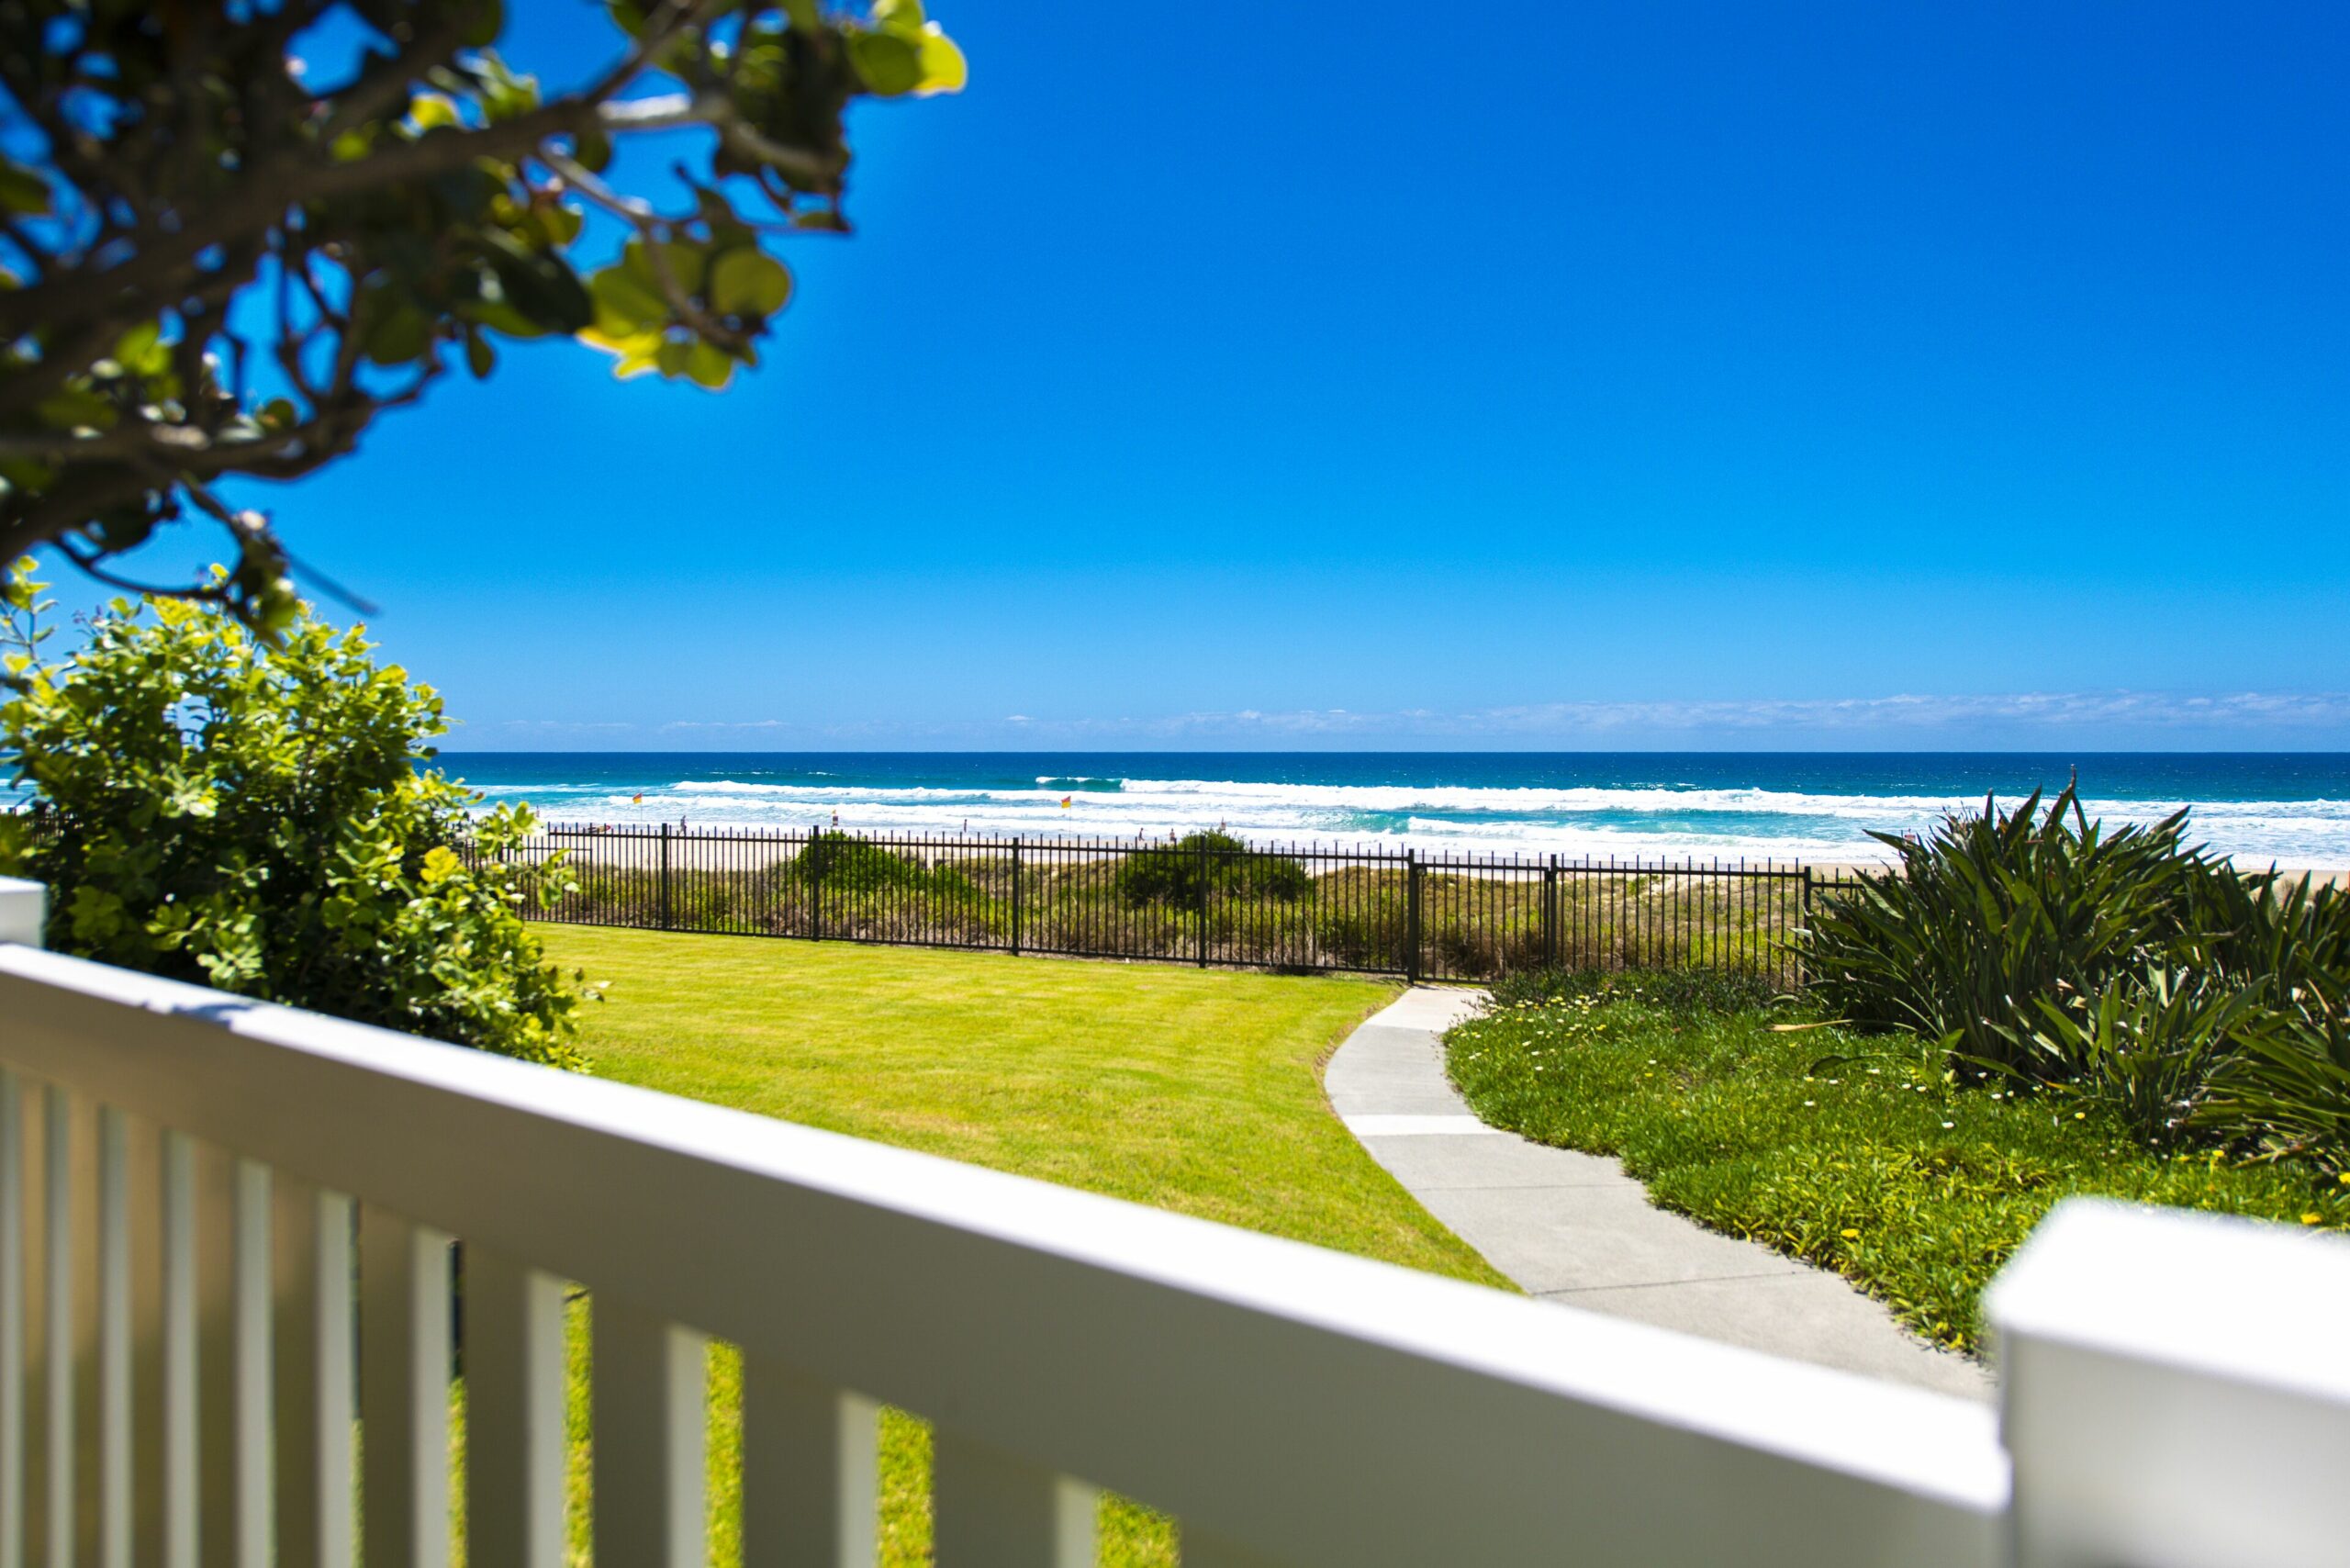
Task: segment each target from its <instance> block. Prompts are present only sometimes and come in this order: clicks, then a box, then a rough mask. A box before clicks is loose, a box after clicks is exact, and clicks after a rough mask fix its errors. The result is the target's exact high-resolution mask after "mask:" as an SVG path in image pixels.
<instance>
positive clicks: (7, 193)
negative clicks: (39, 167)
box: [0, 158, 51, 218]
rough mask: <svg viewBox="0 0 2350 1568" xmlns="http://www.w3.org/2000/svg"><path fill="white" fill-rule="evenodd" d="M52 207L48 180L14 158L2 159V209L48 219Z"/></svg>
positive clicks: (0, 195)
mask: <svg viewBox="0 0 2350 1568" xmlns="http://www.w3.org/2000/svg"><path fill="white" fill-rule="evenodd" d="M50 207H51V201H50V189H49V181H48V180H47V179H45V178H43V177H42V176H41V175H40V174H36V173H35V172H34V171H32V170H30V169H28V168H26V167H25V166H24V165H23V164H22V163H19V162H17V161H16V160H15V159H13V158H0V208H6V210H8V211H10V212H15V213H22V214H24V215H25V216H27V217H29V218H46V217H48V216H49V214H50Z"/></svg>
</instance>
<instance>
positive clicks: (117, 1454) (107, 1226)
mask: <svg viewBox="0 0 2350 1568" xmlns="http://www.w3.org/2000/svg"><path fill="white" fill-rule="evenodd" d="M97 1153H98V1229H97V1253H98V1256H97V1263H98V1296H97V1314H98V1322H97V1330H98V1357H97V1395H98V1397H97V1443H96V1449H97V1465H96V1472H97V1491H98V1495H97V1509H98V1515H97V1559H96V1561H97V1562H98V1563H99V1564H100V1568H130V1559H131V1545H132V1542H131V1517H132V1516H131V1430H132V1428H131V1417H132V1406H131V1375H130V1374H131V1338H130V1335H131V1285H130V1259H131V1226H130V1218H131V1194H130V1129H129V1117H127V1116H126V1115H124V1114H123V1113H122V1112H120V1111H117V1110H116V1109H114V1108H113V1107H112V1106H106V1107H102V1108H101V1109H100V1110H99V1112H98V1126H97Z"/></svg>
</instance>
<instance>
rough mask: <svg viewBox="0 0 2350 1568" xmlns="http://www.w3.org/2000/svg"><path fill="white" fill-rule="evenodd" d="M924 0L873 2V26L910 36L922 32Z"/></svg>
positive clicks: (874, 0) (876, 0) (878, 0)
mask: <svg viewBox="0 0 2350 1568" xmlns="http://www.w3.org/2000/svg"><path fill="white" fill-rule="evenodd" d="M923 19H924V18H923V14H922V0H873V25H874V26H875V27H877V28H883V29H885V30H886V31H889V32H893V33H905V34H907V35H909V36H912V35H914V34H918V33H920V32H921V31H922V25H923Z"/></svg>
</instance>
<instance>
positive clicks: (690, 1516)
mask: <svg viewBox="0 0 2350 1568" xmlns="http://www.w3.org/2000/svg"><path fill="white" fill-rule="evenodd" d="M588 1323H589V1326H590V1333H591V1338H592V1341H593V1347H594V1355H593V1359H592V1368H593V1371H592V1373H591V1376H592V1381H593V1384H594V1409H593V1416H594V1422H595V1438H594V1443H595V1460H594V1470H595V1488H596V1493H595V1495H596V1530H595V1534H596V1561H597V1562H625V1563H628V1564H630V1565H631V1568H702V1565H703V1563H704V1562H706V1561H707V1560H708V1555H709V1553H708V1547H707V1541H708V1536H709V1529H708V1517H709V1487H708V1471H707V1465H708V1454H707V1452H706V1450H707V1447H708V1442H707V1419H708V1417H707V1410H706V1394H707V1387H708V1382H709V1379H708V1374H707V1370H706V1369H707V1365H708V1355H707V1350H708V1347H707V1342H706V1341H705V1340H704V1339H703V1338H702V1337H701V1336H700V1335H699V1334H697V1333H695V1332H694V1331H693V1330H691V1329H689V1328H684V1327H679V1326H677V1324H674V1323H670V1322H667V1321H666V1320H665V1319H663V1318H660V1317H657V1316H653V1315H651V1314H648V1313H644V1312H642V1311H639V1310H637V1309H635V1308H633V1307H632V1306H630V1305H628V1304H627V1303H625V1302H621V1301H619V1300H616V1299H614V1298H613V1297H611V1296H610V1295H597V1296H591V1297H590V1298H589V1305H588Z"/></svg>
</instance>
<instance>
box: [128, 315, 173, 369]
mask: <svg viewBox="0 0 2350 1568" xmlns="http://www.w3.org/2000/svg"><path fill="white" fill-rule="evenodd" d="M114 357H115V360H116V361H117V363H118V364H121V366H122V367H123V369H125V370H127V371H129V372H130V373H131V374H132V375H162V374H164V373H165V372H166V371H169V370H170V369H171V368H172V351H171V350H170V349H168V348H166V347H165V346H164V345H163V327H162V322H160V321H141V322H140V323H139V325H137V326H136V327H133V328H131V329H130V330H129V331H127V332H125V333H123V335H122V336H121V337H119V338H117V339H116V340H115V345H114Z"/></svg>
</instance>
